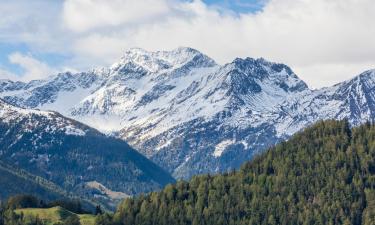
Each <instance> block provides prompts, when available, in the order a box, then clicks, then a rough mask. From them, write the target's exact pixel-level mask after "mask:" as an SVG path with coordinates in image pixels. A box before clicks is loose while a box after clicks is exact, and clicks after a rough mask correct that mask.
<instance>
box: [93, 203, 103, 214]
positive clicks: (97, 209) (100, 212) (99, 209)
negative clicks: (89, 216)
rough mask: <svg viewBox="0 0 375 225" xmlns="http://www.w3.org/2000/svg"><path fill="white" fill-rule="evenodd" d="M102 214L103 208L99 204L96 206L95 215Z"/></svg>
mask: <svg viewBox="0 0 375 225" xmlns="http://www.w3.org/2000/svg"><path fill="white" fill-rule="evenodd" d="M101 214H103V211H102V208H101V207H100V205H97V206H96V207H95V215H101Z"/></svg>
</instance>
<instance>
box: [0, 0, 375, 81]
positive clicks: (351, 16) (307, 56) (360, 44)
mask: <svg viewBox="0 0 375 225" xmlns="http://www.w3.org/2000/svg"><path fill="white" fill-rule="evenodd" d="M374 12H375V2H374V1H373V0H231V1H230V0H53V1H51V0H33V1H30V0H12V1H10V0H0V15H2V16H1V18H0V79H12V80H22V81H29V80H33V79H43V78H45V77H48V76H50V75H53V74H56V73H58V72H64V71H73V72H75V71H85V70H88V69H92V68H96V67H101V66H109V65H111V64H113V63H115V62H116V61H118V60H119V58H121V55H122V54H123V53H124V52H125V51H126V50H127V49H129V48H133V47H140V48H144V49H146V50H150V51H156V50H172V49H175V48H177V47H180V46H185V47H192V48H195V49H197V50H199V51H201V52H203V53H205V54H207V55H208V56H210V57H211V58H213V59H214V60H216V61H217V62H218V63H219V64H225V63H230V62H231V61H233V60H234V59H235V58H237V57H241V58H244V57H252V58H259V57H263V58H265V59H267V60H270V61H274V62H280V63H284V64H287V65H288V66H290V67H291V68H292V70H293V71H294V72H295V73H296V74H297V75H298V76H299V77H300V78H301V79H303V80H304V81H305V82H306V83H307V84H308V85H309V86H310V87H312V88H320V87H324V86H330V85H333V84H335V83H338V82H341V81H344V80H347V79H350V78H352V77H354V76H356V75H358V74H360V73H361V72H364V71H365V70H368V69H374V68H375V41H374V37H375V26H374V24H373V23H374V21H375V13H374Z"/></svg>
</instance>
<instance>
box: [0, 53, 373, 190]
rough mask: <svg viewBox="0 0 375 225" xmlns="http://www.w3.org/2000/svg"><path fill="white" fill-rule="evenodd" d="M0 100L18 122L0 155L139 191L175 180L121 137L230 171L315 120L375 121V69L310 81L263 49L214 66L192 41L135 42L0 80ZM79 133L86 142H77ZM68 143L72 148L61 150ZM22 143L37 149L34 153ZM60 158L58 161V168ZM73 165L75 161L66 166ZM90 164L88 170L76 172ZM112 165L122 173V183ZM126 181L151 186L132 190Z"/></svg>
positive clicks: (177, 163)
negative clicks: (317, 83) (167, 45)
mask: <svg viewBox="0 0 375 225" xmlns="http://www.w3.org/2000/svg"><path fill="white" fill-rule="evenodd" d="M0 98H2V99H4V100H5V101H6V102H8V103H10V104H12V105H14V106H10V105H7V103H4V102H1V104H2V106H1V107H2V110H3V111H4V108H7V109H8V108H11V109H12V110H11V114H12V115H16V116H15V117H14V118H13V120H17V121H18V122H17V123H12V124H13V126H10V125H9V124H10V123H9V122H8V123H7V121H10V120H12V119H11V118H12V117H9V116H8V114H6V115H5V116H2V122H1V123H0V124H1V127H0V129H1V130H2V131H3V132H4V133H6V134H7V135H6V137H5V138H2V139H0V141H1V144H2V146H6V147H5V148H4V147H2V149H1V150H2V151H1V159H4V160H6V161H8V162H12V163H13V164H17V165H20V166H21V167H23V168H25V169H28V170H29V171H31V172H33V173H35V174H36V175H38V176H42V177H47V178H49V179H51V180H52V181H54V182H56V183H58V184H60V185H62V186H64V187H69V189H75V188H77V184H81V179H82V180H92V181H93V182H91V183H90V184H91V186H100V185H104V186H105V187H108V188H109V189H114V190H116V191H121V192H125V193H129V194H134V193H137V192H141V191H147V190H151V189H153V188H157V187H159V186H161V185H163V184H165V183H167V182H169V181H173V178H172V177H169V176H168V175H166V173H164V172H163V171H162V170H160V169H159V168H158V167H157V166H156V165H155V164H153V163H151V162H149V161H147V159H145V158H143V157H142V156H141V155H140V154H138V153H137V152H135V151H134V150H132V149H131V148H130V147H129V146H128V145H126V143H124V142H122V141H120V140H118V139H116V138H121V139H123V140H125V141H126V142H128V143H129V144H130V145H131V146H132V147H133V148H135V149H137V150H138V151H139V152H140V153H142V154H144V155H145V156H147V157H148V158H149V159H151V160H152V161H153V162H154V163H156V164H157V165H159V166H160V167H162V168H164V169H165V170H166V171H168V172H170V173H171V174H172V175H173V176H174V177H175V178H189V177H191V176H192V175H195V174H201V173H217V172H223V171H228V170H232V169H235V168H239V166H240V165H241V164H242V163H243V162H245V161H247V160H249V159H251V158H253V157H254V155H256V154H258V153H260V152H262V151H263V150H265V149H267V148H268V147H269V146H272V145H274V144H275V143H278V142H280V141H282V140H285V139H288V138H289V137H290V136H291V135H292V134H294V133H296V132H297V131H299V130H301V129H302V128H304V127H306V126H308V125H311V124H313V123H315V122H316V121H318V120H323V119H339V120H340V119H347V120H348V121H349V122H350V124H352V125H359V124H361V123H364V122H366V121H372V120H373V119H374V118H375V70H369V71H366V72H364V73H362V74H360V75H359V76H356V77H354V78H353V79H352V80H349V81H345V82H342V83H339V84H337V85H335V86H332V87H326V88H322V89H317V90H312V89H310V88H309V87H308V86H307V85H306V84H305V83H304V82H303V81H302V80H300V79H299V78H298V77H297V75H296V74H295V73H294V72H293V71H292V70H291V69H290V68H289V67H288V66H286V65H284V64H279V63H273V62H269V61H267V60H265V59H263V58H260V59H253V58H245V59H240V58H237V59H235V60H234V61H233V62H231V63H228V64H225V65H218V64H217V63H216V62H215V61H214V60H212V59H211V58H209V57H208V56H206V55H204V54H202V53H200V52H199V51H197V50H194V49H191V48H178V49H175V50H172V51H158V52H148V51H145V50H142V49H137V48H135V49H131V50H129V51H127V52H125V54H124V56H123V57H122V58H121V59H120V61H119V62H117V63H115V64H113V65H112V66H111V67H109V68H101V69H94V70H90V71H87V72H82V73H70V72H66V73H60V74H57V75H54V76H51V77H49V78H48V79H45V80H34V81H31V82H28V83H24V82H15V81H10V80H1V81H0ZM4 105H5V106H4ZM15 106H17V107H22V108H27V109H28V110H26V109H21V108H16V107H15ZM32 109H40V110H53V111H56V112H58V113H55V112H42V111H37V110H32ZM2 113H3V112H2ZM2 115H4V113H3V114H2ZM21 115H22V117H21ZM31 117H38V119H35V121H37V122H35V123H34V124H32V123H30V120H29V119H28V118H31ZM67 117H69V118H73V119H74V120H71V119H68V118H67ZM76 120H77V121H80V122H82V123H85V124H88V125H89V126H91V127H94V128H95V129H97V130H100V131H102V132H104V133H106V134H107V136H104V135H102V134H101V133H99V132H98V131H97V130H95V129H93V128H90V127H88V126H86V125H83V124H81V123H79V122H76ZM51 124H52V125H51ZM53 124H55V125H56V126H53ZM19 129H24V130H26V131H25V134H23V136H22V135H21V136H20V135H17V133H15V130H19ZM51 132H52V133H51ZM8 136H9V137H8ZM108 136H112V137H108ZM110 140H111V141H110ZM81 141H84V142H85V143H86V144H87V146H88V147H86V148H84V147H82V145H79V144H78V143H79V142H81ZM4 143H6V145H4ZM64 143H67V145H68V146H70V147H69V149H70V150H66V149H63V148H62V147H61V146H62V145H63V144H64ZM52 144H53V145H54V146H55V147H54V148H53V149H50V150H48V151H47V149H48V148H49V147H48V146H51V145H52ZM26 146H33V147H32V149H33V150H32V151H30V150H27V151H26ZM108 146H112V147H111V148H109V147H108ZM15 149H17V151H16V150H15ZM63 152H64V156H67V158H65V157H62V155H61V154H62V153H63ZM16 156H17V157H16ZM122 158H124V159H125V158H126V159H127V161H126V162H123V161H121V159H122ZM15 159H17V160H15ZM55 161H60V162H61V164H60V166H57V167H55V168H54V169H52V168H50V166H49V165H51V163H53V162H55ZM68 164H69V165H70V164H71V165H70V166H69V167H70V168H76V169H74V170H71V171H67V170H65V169H64V167H65V166H66V165H68ZM103 165H111V166H112V167H116V168H117V169H118V170H116V171H119V172H118V173H112V172H110V171H109V170H108V169H107V167H103ZM57 170H58V171H59V172H64V171H65V172H64V173H56V171H57ZM82 170H84V171H85V173H82V178H78V177H74V176H73V175H72V174H73V173H76V172H78V171H82ZM102 173H103V174H104V173H105V174H106V175H105V176H104V175H103V176H102V175H100V174H102ZM109 174H111V176H112V177H113V176H121V179H117V181H114V180H113V179H111V176H109ZM64 177H65V178H64ZM159 178H160V179H159ZM118 180H121V181H118ZM94 181H95V182H94ZM121 182H126V183H127V184H128V183H131V184H134V185H136V184H137V185H136V186H137V187H140V186H139V185H138V184H147V185H145V186H143V185H141V187H144V188H141V189H133V186H132V185H123V183H121ZM150 184H151V186H150ZM125 186H126V188H124V187H125Z"/></svg>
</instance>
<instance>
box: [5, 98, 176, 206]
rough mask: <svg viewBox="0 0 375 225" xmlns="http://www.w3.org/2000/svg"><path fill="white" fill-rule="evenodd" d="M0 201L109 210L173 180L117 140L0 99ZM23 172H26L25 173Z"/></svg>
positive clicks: (79, 124) (58, 115)
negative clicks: (77, 202)
mask: <svg viewBox="0 0 375 225" xmlns="http://www.w3.org/2000/svg"><path fill="white" fill-rule="evenodd" d="M0 133H1V136H0V171H1V182H0V187H3V188H2V193H1V195H0V197H1V198H0V200H2V199H6V198H7V197H9V196H11V195H15V194H20V193H23V194H34V195H38V196H40V197H42V198H44V199H47V200H48V199H52V200H54V199H57V198H58V197H60V198H61V197H64V198H66V197H74V198H76V197H79V198H81V199H87V200H90V201H94V202H97V203H101V204H104V205H105V206H107V207H108V208H113V207H115V206H116V203H118V202H119V201H120V200H122V199H123V198H125V197H127V196H129V195H133V194H137V193H141V192H148V191H151V190H155V189H159V188H161V187H163V186H165V185H166V184H168V183H171V182H174V179H173V178H172V177H171V176H170V175H169V174H168V173H167V172H165V171H164V170H163V169H161V168H160V167H158V166H157V165H156V164H154V163H153V162H151V161H150V160H148V159H147V158H146V157H144V156H142V155H141V154H140V153H139V152H137V151H135V150H133V149H132V148H131V147H130V146H129V145H128V144H126V143H125V142H124V141H123V140H120V139H116V138H113V137H107V136H106V135H104V134H102V133H100V132H98V131H97V130H96V129H93V128H91V127H88V126H86V125H84V124H81V123H79V122H77V121H75V120H72V119H69V118H66V117H64V116H62V115H61V114H59V113H56V112H46V111H39V110H33V109H24V108H19V107H16V106H13V105H11V104H8V103H7V102H5V101H3V100H0ZM26 171H27V172H26Z"/></svg>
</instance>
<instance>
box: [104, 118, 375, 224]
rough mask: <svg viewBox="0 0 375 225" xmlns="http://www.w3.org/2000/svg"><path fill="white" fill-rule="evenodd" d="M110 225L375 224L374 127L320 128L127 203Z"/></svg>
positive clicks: (340, 124)
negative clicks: (235, 165)
mask: <svg viewBox="0 0 375 225" xmlns="http://www.w3.org/2000/svg"><path fill="white" fill-rule="evenodd" d="M113 218H114V219H113V220H114V221H113V222H115V223H116V224H117V223H121V224H138V225H140V224H236V225H237V224H375V126H374V125H371V124H366V125H363V126H360V127H357V128H353V129H350V128H349V125H348V122H346V121H325V122H319V123H317V124H316V125H314V126H312V127H309V128H307V129H305V130H304V131H303V132H300V133H298V134H296V135H295V136H293V137H292V138H291V139H290V140H289V141H287V142H283V143H281V144H279V145H277V146H275V147H274V148H271V149H270V150H269V151H267V152H266V153H265V154H263V155H261V156H258V157H257V158H255V159H254V160H252V161H251V162H249V163H246V164H244V165H243V166H242V167H241V169H240V170H239V171H236V172H232V173H228V174H223V175H216V176H210V175H205V176H196V177H193V178H192V179H191V180H190V181H189V182H184V181H180V182H178V183H177V184H175V185H168V186H167V187H166V188H165V189H164V190H163V191H161V192H154V193H151V194H148V195H145V196H139V197H136V198H131V199H127V200H125V201H124V202H123V203H122V204H121V205H120V206H119V208H118V210H117V212H116V214H115V215H114V217H113ZM101 219H102V220H105V219H106V220H107V221H106V222H105V223H106V224H109V222H108V220H109V218H101Z"/></svg>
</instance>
